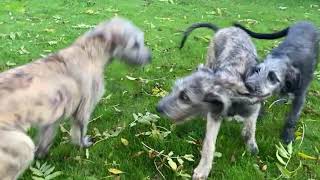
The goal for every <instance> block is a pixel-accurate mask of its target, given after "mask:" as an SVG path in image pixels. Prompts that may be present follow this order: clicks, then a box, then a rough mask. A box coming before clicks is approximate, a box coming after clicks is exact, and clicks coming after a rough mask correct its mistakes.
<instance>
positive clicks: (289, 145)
mask: <svg viewBox="0 0 320 180" xmlns="http://www.w3.org/2000/svg"><path fill="white" fill-rule="evenodd" d="M287 149H288V153H289V155H291V154H292V141H291V142H290V143H289V144H288V146H287Z"/></svg>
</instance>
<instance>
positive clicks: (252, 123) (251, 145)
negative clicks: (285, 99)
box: [242, 104, 261, 154]
mask: <svg viewBox="0 0 320 180" xmlns="http://www.w3.org/2000/svg"><path fill="white" fill-rule="evenodd" d="M260 108H261V104H256V105H254V107H253V111H252V113H251V115H250V116H249V117H248V118H246V119H245V121H244V127H243V129H242V136H243V138H244V140H245V143H246V146H247V149H248V150H249V151H250V152H251V153H252V154H257V153H258V152H259V149H258V145H257V142H256V136H255V134H256V122H257V118H258V116H259V112H260Z"/></svg>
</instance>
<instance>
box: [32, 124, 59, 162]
mask: <svg viewBox="0 0 320 180" xmlns="http://www.w3.org/2000/svg"><path fill="white" fill-rule="evenodd" d="M55 129H56V124H50V125H45V126H43V127H41V128H40V133H39V142H38V145H37V149H36V152H35V155H36V157H37V158H41V157H43V156H45V155H46V154H47V153H48V152H49V149H50V147H51V145H52V140H53V139H54V137H55Z"/></svg>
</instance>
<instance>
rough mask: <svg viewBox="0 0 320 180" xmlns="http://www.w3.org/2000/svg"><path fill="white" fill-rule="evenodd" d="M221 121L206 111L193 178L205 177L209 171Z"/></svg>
mask: <svg viewBox="0 0 320 180" xmlns="http://www.w3.org/2000/svg"><path fill="white" fill-rule="evenodd" d="M221 121H222V120H221V119H216V118H214V117H212V115H211V113H208V116H207V129H206V136H205V138H204V141H203V145H202V151H201V159H200V163H199V165H198V166H197V167H196V169H195V170H194V173H193V177H192V178H193V179H207V177H208V175H209V173H210V170H211V168H212V163H213V162H212V161H213V156H214V154H213V153H214V151H215V144H216V140H217V136H218V133H219V129H220V125H221Z"/></svg>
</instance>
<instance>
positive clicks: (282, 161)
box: [276, 142, 302, 179]
mask: <svg viewBox="0 0 320 180" xmlns="http://www.w3.org/2000/svg"><path fill="white" fill-rule="evenodd" d="M276 148H277V151H276V157H277V159H278V163H276V165H277V167H278V169H279V171H280V172H281V175H280V176H278V178H277V179H279V178H281V177H283V178H292V177H293V176H295V175H296V174H297V171H298V170H299V169H300V168H301V167H302V164H301V161H300V164H299V166H298V167H297V168H296V169H295V170H293V171H289V170H288V169H287V167H288V164H289V163H290V160H291V158H292V153H293V148H292V142H290V144H288V146H287V148H284V147H283V145H282V144H281V143H280V142H279V145H276Z"/></svg>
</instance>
